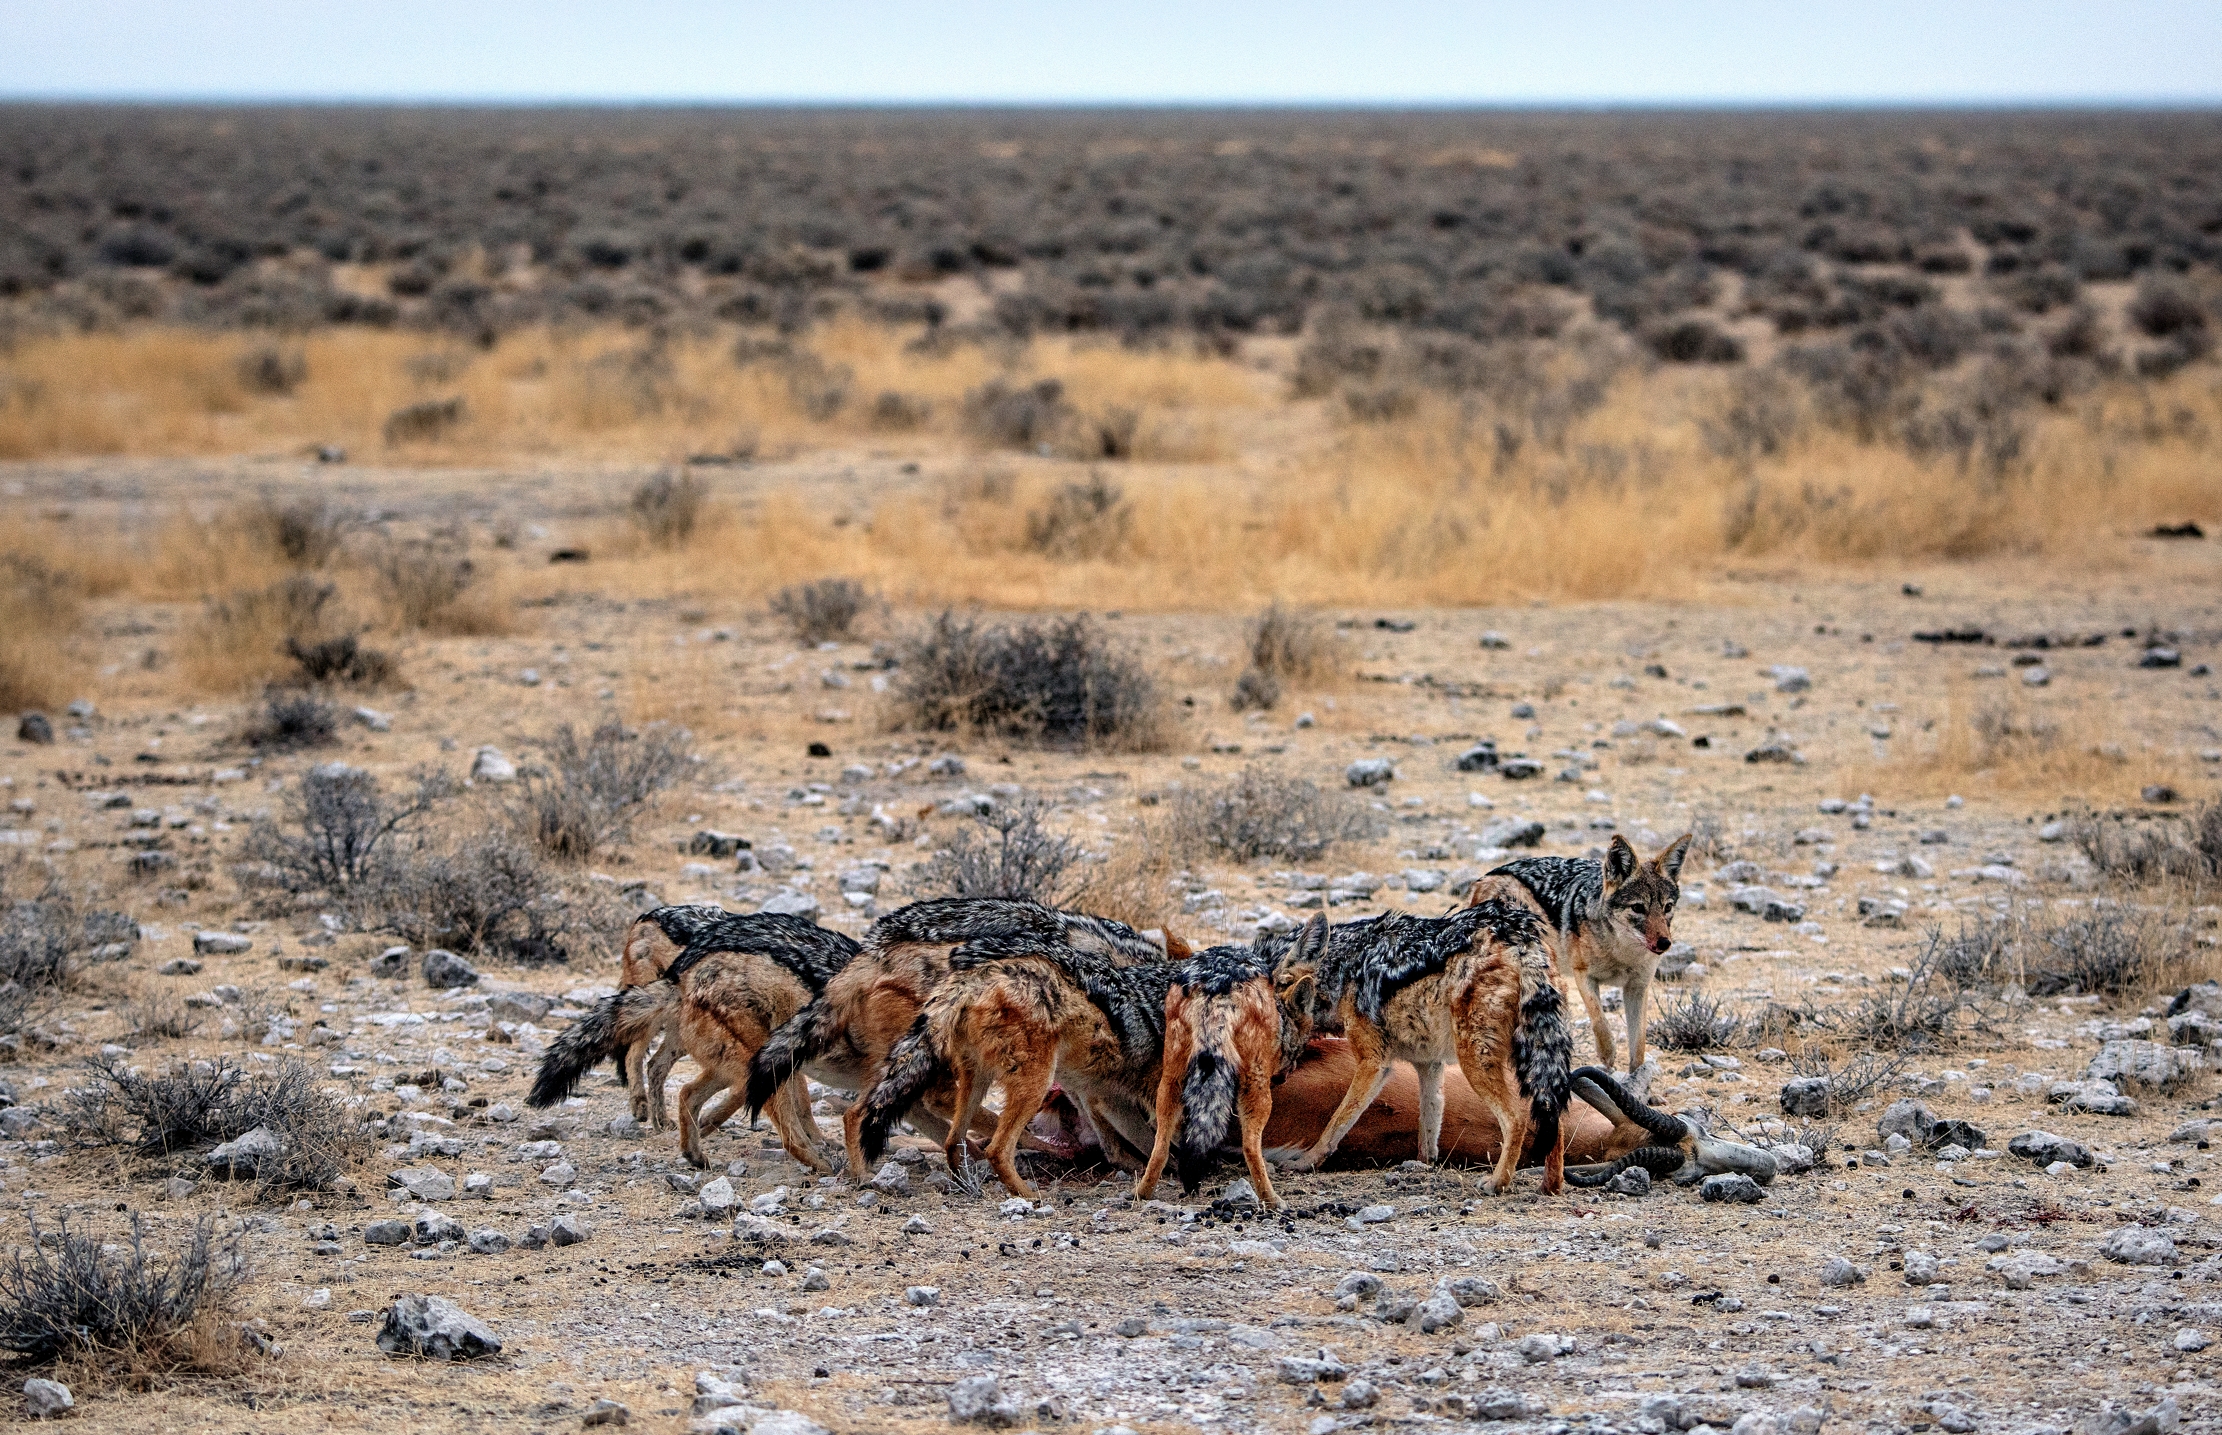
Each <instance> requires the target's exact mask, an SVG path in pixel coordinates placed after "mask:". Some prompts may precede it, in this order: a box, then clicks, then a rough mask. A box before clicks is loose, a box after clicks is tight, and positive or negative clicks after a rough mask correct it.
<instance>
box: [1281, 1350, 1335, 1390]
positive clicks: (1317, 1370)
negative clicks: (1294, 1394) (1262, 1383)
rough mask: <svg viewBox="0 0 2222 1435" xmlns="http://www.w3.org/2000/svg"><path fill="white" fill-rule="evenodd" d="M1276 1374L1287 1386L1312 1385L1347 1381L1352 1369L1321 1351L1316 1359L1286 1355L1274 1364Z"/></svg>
mask: <svg viewBox="0 0 2222 1435" xmlns="http://www.w3.org/2000/svg"><path fill="white" fill-rule="evenodd" d="M1273 1369H1274V1373H1275V1374H1277V1375H1279V1376H1280V1378H1281V1381H1282V1382H1283V1383H1284V1384H1287V1385H1312V1384H1318V1383H1332V1382H1334V1381H1338V1380H1346V1379H1348V1378H1349V1376H1350V1367H1349V1366H1347V1365H1345V1364H1343V1363H1342V1362H1341V1361H1339V1360H1337V1359H1335V1358H1334V1357H1333V1356H1331V1355H1329V1354H1327V1352H1325V1351H1321V1352H1320V1353H1319V1356H1318V1357H1317V1358H1316V1359H1315V1358H1313V1357H1310V1356H1303V1355H1284V1356H1281V1357H1279V1358H1278V1359H1276V1360H1275V1361H1274V1362H1273Z"/></svg>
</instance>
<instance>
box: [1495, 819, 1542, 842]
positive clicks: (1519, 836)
mask: <svg viewBox="0 0 2222 1435" xmlns="http://www.w3.org/2000/svg"><path fill="white" fill-rule="evenodd" d="M1544 833H1545V828H1544V826H1543V824H1542V823H1540V822H1535V821H1532V820H1525V819H1522V818H1518V817H1503V818H1499V819H1498V820H1496V821H1495V822H1489V823H1484V824H1483V825H1482V829H1481V840H1480V845H1481V846H1483V847H1535V846H1539V845H1540V844H1541V843H1542V841H1543V837H1544Z"/></svg>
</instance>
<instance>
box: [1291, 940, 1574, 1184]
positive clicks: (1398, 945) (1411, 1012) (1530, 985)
mask: <svg viewBox="0 0 2222 1435" xmlns="http://www.w3.org/2000/svg"><path fill="white" fill-rule="evenodd" d="M1556 975H1557V974H1556V973H1555V972H1554V971H1553V970H1552V967H1551V952H1550V948H1549V947H1548V946H1546V945H1545V943H1544V934H1543V924H1542V922H1541V921H1540V920H1539V919H1538V918H1537V917H1536V916H1535V914H1534V913H1532V912H1530V911H1528V910H1527V909H1526V908H1525V907H1519V906H1515V905H1513V904H1511V903H1509V902H1504V901H1485V902H1482V903H1480V904H1479V905H1475V906H1469V907H1465V908H1462V909H1460V910H1458V911H1456V912H1453V913H1452V914H1451V915H1449V916H1447V917H1413V916H1406V915H1403V914H1401V913H1395V912H1391V913H1387V914H1384V915H1382V916H1379V917H1373V918H1368V919H1367V920H1365V921H1362V922H1351V923H1347V924H1345V925H1342V926H1339V927H1336V928H1334V929H1332V930H1330V931H1329V933H1328V939H1327V952H1326V955H1325V957H1324V958H1323V959H1322V960H1321V963H1320V967H1319V973H1318V978H1319V996H1318V1004H1319V1008H1320V1010H1321V1012H1322V1014H1323V1016H1324V1015H1325V1014H1327V1013H1332V1016H1333V1018H1334V1019H1336V1020H1338V1021H1339V1022H1340V1024H1341V1027H1342V1030H1343V1033H1344V1035H1345V1036H1346V1037H1347V1038H1348V1040H1349V1042H1350V1047H1351V1050H1352V1053H1353V1054H1354V1055H1355V1056H1356V1058H1357V1065H1356V1069H1355V1071H1354V1072H1353V1074H1352V1078H1351V1083H1350V1089H1349V1091H1348V1092H1347V1093H1346V1094H1345V1095H1344V1097H1343V1100H1342V1104H1341V1105H1340V1106H1338V1107H1336V1109H1335V1114H1334V1115H1333V1116H1332V1117H1330V1118H1329V1120H1328V1123H1327V1129H1326V1130H1325V1131H1323V1132H1321V1133H1320V1136H1319V1139H1318V1140H1317V1141H1316V1142H1314V1143H1313V1144H1312V1146H1311V1147H1310V1149H1309V1150H1307V1151H1305V1152H1304V1153H1303V1154H1302V1156H1301V1157H1299V1158H1297V1160H1296V1162H1295V1165H1296V1167H1297V1169H1299V1170H1307V1171H1310V1170H1317V1169H1318V1168H1319V1166H1320V1165H1321V1164H1322V1163H1323V1162H1325V1161H1326V1160H1327V1158H1328V1157H1330V1156H1332V1155H1333V1154H1334V1152H1335V1147H1336V1144H1337V1143H1338V1142H1340V1141H1341V1140H1342V1137H1343V1133H1344V1132H1346V1131H1348V1130H1349V1129H1350V1127H1351V1126H1352V1124H1353V1123H1355V1122H1356V1121H1357V1119H1358V1118H1359V1116H1360V1115H1362V1114H1363V1113H1364V1111H1365V1109H1366V1108H1367V1107H1368V1106H1370V1105H1372V1104H1373V1100H1374V1098H1375V1097H1376V1096H1378V1095H1379V1094H1380V1091H1381V1087H1382V1085H1383V1084H1384V1083H1385V1082H1386V1081H1387V1080H1388V1074H1389V1067H1390V1063H1392V1062H1396V1061H1405V1062H1410V1063H1411V1065H1412V1068H1413V1070H1414V1071H1415V1072H1416V1073H1417V1074H1418V1076H1419V1085H1420V1117H1419V1157H1420V1159H1421V1160H1422V1161H1430V1162H1432V1161H1434V1160H1436V1159H1437V1156H1438V1154H1439V1151H1440V1137H1441V1134H1442V1124H1443V1092H1442V1077H1443V1065H1444V1063H1445V1062H1448V1061H1454V1060H1455V1061H1456V1062H1457V1063H1458V1066H1459V1070H1460V1071H1462V1072H1463V1073H1464V1074H1465V1077H1466V1082H1467V1084H1468V1085H1469V1086H1471V1087H1472V1088H1473V1090H1474V1094H1475V1095H1476V1096H1477V1097H1479V1098H1480V1099H1481V1101H1482V1104H1483V1105H1484V1106H1486V1107H1487V1108H1488V1110H1489V1112H1490V1114H1491V1115H1492V1116H1494V1117H1495V1118H1496V1122H1497V1127H1498V1131H1499V1134H1500V1136H1501V1138H1502V1144H1501V1145H1500V1146H1499V1147H1498V1153H1499V1154H1498V1157H1497V1164H1496V1166H1495V1167H1494V1168H1493V1169H1492V1171H1491V1173H1490V1175H1489V1176H1488V1178H1487V1179H1486V1181H1485V1183H1484V1184H1485V1185H1486V1186H1487V1188H1488V1189H1489V1190H1491V1191H1493V1192H1501V1191H1504V1190H1507V1189H1509V1188H1510V1187H1511V1185H1512V1179H1513V1173H1514V1171H1516V1170H1517V1169H1518V1167H1519V1165H1520V1160H1521V1157H1522V1156H1523V1155H1525V1154H1526V1152H1527V1150H1528V1147H1529V1145H1530V1144H1531V1143H1533V1144H1534V1145H1535V1146H1536V1147H1537V1148H1538V1149H1539V1150H1540V1151H1541V1152H1542V1155H1543V1189H1544V1191H1545V1192H1546V1193H1547V1194H1556V1193H1557V1191H1558V1190H1559V1187H1560V1184H1561V1181H1562V1178H1563V1172H1564V1167H1565V1131H1564V1129H1563V1127H1562V1125H1561V1123H1560V1120H1559V1118H1560V1116H1561V1114H1562V1113H1564V1111H1565V1110H1566V1101H1567V1070H1568V1066H1569V1063H1570V1059H1571V1055H1572V1046H1573V1043H1572V1039H1571V1037H1570V1036H1569V1034H1568V1032H1567V1029H1566V1004H1565V1002H1564V1001H1562V1000H1561V999H1560V997H1559V993H1558V985H1557V981H1556ZM1326 1024H1327V1022H1326V1021H1325V1020H1322V1022H1321V1025H1326Z"/></svg>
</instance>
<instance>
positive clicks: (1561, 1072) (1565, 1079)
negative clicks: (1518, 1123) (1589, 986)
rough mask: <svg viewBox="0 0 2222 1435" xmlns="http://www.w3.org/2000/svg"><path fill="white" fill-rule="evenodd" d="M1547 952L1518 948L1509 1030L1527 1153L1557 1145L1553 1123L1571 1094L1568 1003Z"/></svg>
mask: <svg viewBox="0 0 2222 1435" xmlns="http://www.w3.org/2000/svg"><path fill="white" fill-rule="evenodd" d="M1551 975H1553V973H1551V955H1549V951H1544V946H1542V944H1540V942H1535V944H1533V946H1529V949H1527V951H1520V1024H1518V1026H1515V1028H1513V1071H1515V1073H1518V1075H1520V1095H1524V1097H1527V1100H1529V1120H1531V1122H1533V1133H1531V1137H1529V1151H1549V1148H1551V1146H1558V1122H1560V1117H1562V1115H1564V1113H1567V1102H1569V1100H1571V1097H1573V1080H1571V1071H1573V1033H1571V1031H1567V1002H1564V1000H1562V997H1560V995H1558V982H1553V980H1551Z"/></svg>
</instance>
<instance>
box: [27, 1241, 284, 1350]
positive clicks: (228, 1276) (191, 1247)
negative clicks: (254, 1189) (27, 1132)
mask: <svg viewBox="0 0 2222 1435" xmlns="http://www.w3.org/2000/svg"><path fill="white" fill-rule="evenodd" d="M246 1268H247V1257H246V1248H245V1243H244V1240H243V1238H242V1236H241V1235H240V1234H239V1233H236V1232H235V1233H232V1234H230V1235H224V1236H219V1235H218V1234H217V1232H216V1228H215V1224H214V1222H213V1221H212V1220H211V1219H210V1218H208V1217H205V1216H204V1217H202V1218H201V1219H200V1220H198V1221H196V1222H195V1223H194V1225H193V1228H192V1232H191V1234H190V1235H188V1236H187V1238H186V1241H185V1244H184V1246H183V1247H182V1248H180V1249H178V1250H176V1251H173V1252H171V1253H170V1254H169V1255H168V1256H167V1257H164V1256H159V1255H150V1254H149V1253H148V1251H147V1248H146V1223H145V1222H144V1221H143V1220H142V1219H140V1218H139V1217H137V1216H134V1217H133V1218H132V1221H131V1231H130V1234H129V1235H128V1236H123V1237H122V1238H120V1239H116V1238H111V1237H104V1236H99V1235H93V1234H88V1233H87V1232H86V1231H84V1230H83V1229H82V1228H80V1229H79V1230H76V1231H72V1230H71V1229H70V1227H69V1221H68V1218H67V1217H66V1216H64V1217H60V1218H58V1219H57V1221H56V1225H55V1228H54V1230H53V1231H51V1232H44V1231H41V1230H40V1229H39V1227H38V1218H37V1217H36V1216H35V1215H34V1216H33V1217H32V1220H31V1240H30V1242H29V1244H28V1245H26V1246H20V1247H17V1248H16V1250H15V1251H14V1253H13V1254H12V1255H11V1256H10V1257H9V1259H8V1262H7V1263H6V1264H5V1265H0V1349H5V1350H8V1351H10V1352H11V1353H13V1354H15V1355H16V1356H18V1357H19V1358H21V1359H24V1360H28V1361H31V1362H33V1363H36V1364H42V1365H43V1364H51V1363H53V1362H55V1361H57V1360H62V1359H64V1358H67V1357H80V1358H83V1357H100V1358H109V1359H113V1358H116V1357H122V1358H124V1359H125V1360H127V1361H129V1362H130V1363H132V1364H137V1365H147V1364H151V1365H154V1366H158V1367H170V1368H185V1367H197V1366H200V1365H202V1364H203V1363H204V1362H203V1361H202V1360H201V1359H200V1358H199V1357H200V1355H201V1352H200V1351H199V1350H198V1348H197V1347H198V1346H199V1344H200V1342H201V1339H202V1337H203V1336H204V1335H205V1333H206V1332H205V1331H204V1330H203V1329H202V1327H203V1326H204V1324H205V1322H206V1318H207V1317H209V1316H211V1315H215V1314H219V1313H221V1312H222V1311H223V1310H224V1308H225V1307H226V1306H228V1305H229V1304H230V1302H231V1300H232V1298H233V1295H234V1294H235V1292H236V1291H237V1290H238V1287H239V1285H240V1282H241V1280H242V1279H243V1278H244V1277H245V1274H246Z"/></svg>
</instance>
